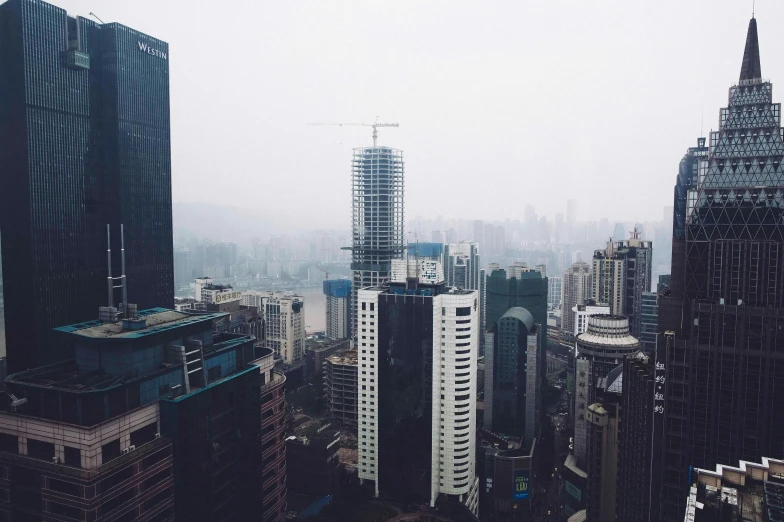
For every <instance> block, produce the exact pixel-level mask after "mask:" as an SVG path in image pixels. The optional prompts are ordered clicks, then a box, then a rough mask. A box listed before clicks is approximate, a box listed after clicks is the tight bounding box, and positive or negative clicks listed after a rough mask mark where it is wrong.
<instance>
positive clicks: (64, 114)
mask: <svg viewBox="0 0 784 522" xmlns="http://www.w3.org/2000/svg"><path fill="white" fill-rule="evenodd" d="M0 143H3V145H4V146H3V147H1V148H0V183H1V184H2V185H0V226H1V228H2V231H3V248H4V250H5V251H6V254H7V253H8V252H13V253H14V255H12V256H11V255H6V256H4V258H3V272H4V275H5V285H4V290H5V292H4V294H5V305H6V313H5V318H6V332H7V344H8V352H9V356H8V363H9V369H10V371H19V370H23V369H26V368H32V367H36V366H40V365H42V364H47V363H51V362H55V361H58V360H61V359H64V358H67V357H69V356H70V354H69V353H67V351H63V350H61V349H56V348H55V346H56V345H57V344H56V342H54V339H55V338H54V337H53V335H54V334H53V333H52V328H54V327H56V326H58V325H62V324H71V323H75V322H79V321H84V320H87V319H92V318H93V317H94V316H95V314H96V310H97V308H98V307H99V306H106V305H107V304H108V303H107V302H106V301H107V290H106V277H107V268H106V263H107V262H106V247H107V245H106V243H107V240H106V225H107V224H109V225H111V230H112V240H113V243H114V249H113V257H112V274H113V275H114V276H119V275H121V268H120V240H119V231H120V224H123V225H124V227H125V255H126V274H127V283H128V285H127V288H128V300H129V302H131V303H135V304H137V305H138V306H139V309H144V308H151V307H154V306H164V307H167V308H172V307H173V304H174V303H173V300H174V297H173V260H172V256H173V254H172V215H171V159H170V156H171V154H170V130H169V62H168V45H167V44H166V43H165V42H162V41H160V40H157V39H155V38H152V37H149V36H147V35H144V34H142V33H139V32H137V31H135V30H133V29H130V28H128V27H125V26H122V25H120V24H105V25H98V24H96V23H95V22H92V21H91V20H88V19H85V18H81V17H79V18H71V17H69V16H68V15H67V13H66V12H65V11H64V10H62V9H59V8H57V7H55V6H53V5H50V4H47V3H45V2H42V1H40V0H8V1H7V2H5V3H4V4H2V5H0ZM117 297H118V298H119V295H118V296H117ZM118 301H119V299H115V304H116V303H117V302H118Z"/></svg>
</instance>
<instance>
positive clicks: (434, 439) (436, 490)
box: [356, 260, 479, 513]
mask: <svg viewBox="0 0 784 522" xmlns="http://www.w3.org/2000/svg"><path fill="white" fill-rule="evenodd" d="M421 261H423V260H420V262H421ZM425 261H429V260H425ZM392 263H393V264H392V274H393V278H392V280H391V281H390V283H389V284H387V285H384V286H383V287H376V288H369V289H361V290H360V291H359V292H358V309H357V311H356V316H357V322H358V331H357V332H356V338H357V349H358V351H359V364H360V368H359V370H360V375H359V378H360V380H359V384H358V390H357V393H358V396H359V412H358V415H359V431H358V433H359V440H358V450H359V451H358V453H359V466H358V467H359V478H360V480H361V481H365V480H370V481H373V482H374V483H375V487H376V495H379V494H380V492H383V491H384V490H385V488H389V487H390V484H391V483H394V484H407V482H406V481H407V480H408V478H407V477H406V476H404V475H401V474H400V473H403V472H401V471H400V470H401V469H411V468H419V469H424V468H425V467H427V468H428V469H430V470H431V474H430V477H431V481H430V491H429V496H430V504H431V505H435V502H436V499H437V498H438V496H439V495H441V494H445V495H452V496H454V497H455V498H457V499H459V500H460V501H461V502H463V503H464V504H465V505H467V506H468V507H469V508H470V509H471V510H472V511H473V512H474V513H476V511H477V505H478V478H477V475H476V454H475V453H476V407H475V404H476V396H477V357H478V340H479V294H478V292H477V291H476V290H452V291H450V290H448V289H447V287H446V286H445V285H444V282H443V278H442V279H441V281H434V280H433V278H432V277H431V276H432V272H431V271H429V270H425V269H424V268H426V267H423V266H421V264H420V266H419V267H418V268H417V264H416V263H414V264H411V263H406V262H405V261H403V260H399V261H398V260H393V262H392ZM435 273H438V270H437V269H436V270H435ZM389 317H394V318H395V319H394V320H390V321H387V318H389ZM427 317H432V322H429V321H428V320H427V319H424V324H423V322H422V318H427ZM380 339H384V340H385V341H386V342H385V345H383V346H382V345H380V344H379V341H380ZM401 373H402V374H407V375H409V376H410V377H412V378H413V379H408V378H406V379H392V378H387V380H381V379H380V377H379V376H380V375H387V376H389V375H391V374H401ZM380 397H383V398H385V399H384V400H383V402H384V403H389V402H390V401H391V402H392V403H393V404H396V409H399V410H400V412H401V415H398V414H392V415H390V414H389V412H380V411H379V398H380ZM426 412H429V414H430V419H429V422H427V423H424V422H421V420H420V421H416V422H409V421H411V420H412V418H414V417H417V416H418V415H422V414H425V415H426V414H427V413H426ZM386 423H390V424H389V425H387V424H386ZM382 424H383V426H382ZM422 425H428V426H430V428H429V432H427V433H426V432H421V433H420V431H417V428H416V427H417V426H420V427H421V426H422ZM412 430H413V431H412ZM390 433H392V434H395V435H394V436H391V437H390V436H387V438H386V439H385V438H384V437H383V436H380V435H381V434H390ZM398 434H399V436H398ZM412 444H413V445H419V444H421V445H422V446H420V447H418V448H413V447H411V445H412ZM383 445H389V447H387V448H384V449H383V450H382V449H381V446H383ZM423 454H429V455H430V462H429V463H427V462H414V463H411V464H410V465H409V464H408V463H407V464H406V465H404V466H398V465H397V464H396V463H394V462H392V461H387V462H384V461H383V460H381V457H380V455H389V458H390V459H392V458H394V459H396V460H399V459H412V460H413V459H415V458H418V457H417V456H420V455H423ZM414 482H415V481H411V483H412V484H413V483H414Z"/></svg>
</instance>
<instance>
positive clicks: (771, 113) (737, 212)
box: [659, 18, 784, 521]
mask: <svg viewBox="0 0 784 522" xmlns="http://www.w3.org/2000/svg"><path fill="white" fill-rule="evenodd" d="M780 107H781V106H780V104H778V103H774V102H773V97H772V84H771V83H770V82H769V81H767V80H763V79H762V75H761V70H760V54H759V44H758V38H757V21H756V19H754V18H752V19H751V21H750V22H749V27H748V33H747V37H746V48H745V51H744V55H743V64H742V66H741V73H740V79H739V82H738V83H737V84H736V85H733V86H732V87H730V89H729V103H728V107H727V108H724V109H721V111H720V118H719V129H718V130H717V131H715V132H712V133H711V135H710V149H709V152H708V155H707V156H700V157H699V158H697V176H696V180H695V179H694V178H692V184H691V185H687V186H686V187H685V188H686V206H685V220H684V219H683V218H684V216H683V215H681V214H680V212H682V208H681V207H679V204H678V203H679V199H678V196H679V190H678V188H679V186H680V185H681V184H682V182H683V181H685V180H682V179H681V176H680V175H679V177H678V185H676V198H675V205H674V206H675V211H674V214H675V215H674V217H673V229H674V232H675V233H674V235H673V236H674V237H673V249H672V250H673V257H672V286H671V294H670V296H661V297H660V303H659V321H660V330H661V331H663V332H664V341H660V343H662V342H664V343H665V348H666V354H667V360H666V365H665V366H666V388H665V397H664V399H665V401H664V402H665V403H664V404H663V407H664V408H665V412H666V413H665V416H664V417H665V427H664V437H665V440H664V447H665V458H664V466H665V469H666V473H665V483H664V488H663V492H662V493H663V496H662V499H661V503H662V505H663V510H664V512H663V519H664V520H667V521H669V520H676V519H677V520H683V514H684V508H685V500H686V498H685V495H684V494H683V485H684V484H686V483H687V481H688V477H689V470H690V468H691V467H695V468H707V469H712V468H713V467H714V466H716V465H717V464H721V463H733V462H737V461H739V460H747V461H753V462H759V460H760V459H761V458H762V457H763V456H766V457H771V458H780V457H782V456H784V445H783V444H782V438H781V435H780V434H781V433H782V432H784V408H782V407H781V393H780V387H781V383H782V382H784V335H782V332H784V315H783V314H782V306H784V291H783V290H782V281H784V262H782V256H784V221H782V212H783V211H782V201H783V200H784V166H783V165H782V164H781V158H782V155H783V154H784V142H783V141H782V132H783V131H782V127H781V110H780ZM681 167H683V162H682V163H681ZM695 181H696V183H695ZM681 223H684V225H683V226H684V228H685V230H684V232H685V234H683V235H682V236H681V237H678V231H679V230H678V228H679V226H682V225H681Z"/></svg>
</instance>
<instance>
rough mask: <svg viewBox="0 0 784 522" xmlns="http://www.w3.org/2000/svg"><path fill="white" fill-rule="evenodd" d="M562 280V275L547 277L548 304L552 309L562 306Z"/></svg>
mask: <svg viewBox="0 0 784 522" xmlns="http://www.w3.org/2000/svg"><path fill="white" fill-rule="evenodd" d="M561 282H562V280H561V278H560V277H555V276H550V277H548V278H547V306H548V307H550V308H552V309H556V308H560V307H561V297H562V296H561V288H562V287H561Z"/></svg>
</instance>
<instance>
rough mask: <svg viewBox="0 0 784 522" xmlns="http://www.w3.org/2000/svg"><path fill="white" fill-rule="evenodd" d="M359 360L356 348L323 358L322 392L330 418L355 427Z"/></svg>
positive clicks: (349, 426)
mask: <svg viewBox="0 0 784 522" xmlns="http://www.w3.org/2000/svg"><path fill="white" fill-rule="evenodd" d="M358 361H359V358H358V354H357V351H356V350H348V351H345V352H343V353H339V354H335V355H331V356H329V357H327V358H326V359H325V360H324V394H325V395H326V399H327V404H328V405H329V413H330V416H331V417H332V420H333V421H335V422H336V423H338V424H339V425H341V426H346V427H348V428H353V430H354V431H356V429H357V404H358V401H357V392H358V388H359V387H358V384H359V375H358V374H359V371H358V369H359V365H358V364H357V363H358Z"/></svg>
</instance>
